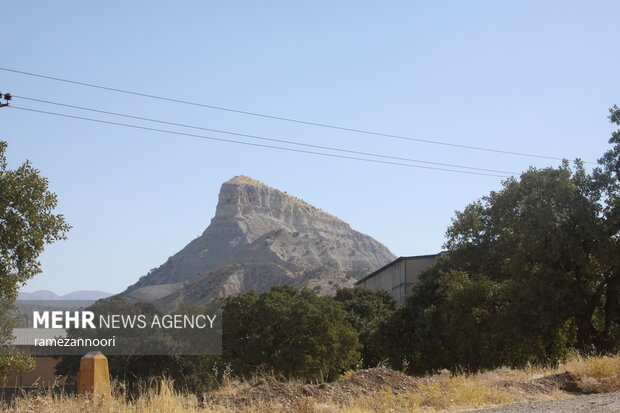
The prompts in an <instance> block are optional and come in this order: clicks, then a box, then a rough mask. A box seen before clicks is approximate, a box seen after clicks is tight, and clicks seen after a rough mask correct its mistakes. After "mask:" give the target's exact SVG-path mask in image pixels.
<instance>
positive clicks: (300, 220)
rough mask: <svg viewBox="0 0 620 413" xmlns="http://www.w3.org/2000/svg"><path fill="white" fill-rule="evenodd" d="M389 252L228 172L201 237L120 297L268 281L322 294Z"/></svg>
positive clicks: (263, 285)
mask: <svg viewBox="0 0 620 413" xmlns="http://www.w3.org/2000/svg"><path fill="white" fill-rule="evenodd" d="M394 258H395V257H394V255H393V254H392V253H391V252H390V251H389V250H388V249H387V248H386V247H385V246H383V245H382V244H380V243H379V242H377V241H375V240H374V239H372V238H371V237H369V236H367V235H364V234H361V233H359V232H357V231H354V230H352V229H351V227H350V226H349V224H347V223H346V222H344V221H342V220H340V219H338V218H336V217H335V216H333V215H330V214H328V213H326V212H323V211H321V210H319V209H318V208H316V207H314V206H312V205H310V204H308V203H307V202H305V201H303V200H301V199H299V198H296V197H294V196H291V195H289V194H287V193H285V192H282V191H279V190H277V189H275V188H272V187H270V186H268V185H265V184H263V183H261V182H259V181H257V180H255V179H253V178H250V177H247V176H236V177H234V178H232V179H230V180H229V181H226V182H224V183H223V184H222V186H221V189H220V193H219V197H218V204H217V208H216V213H215V216H214V217H213V219H212V220H211V224H210V225H209V226H208V227H207V229H206V230H205V231H204V232H203V233H202V235H201V236H200V237H198V238H196V239H195V240H193V241H191V242H190V243H189V244H188V245H187V246H185V247H184V248H183V249H182V250H181V251H179V252H178V253H176V254H175V255H174V256H172V257H171V258H170V259H168V261H167V262H165V263H164V264H162V265H161V266H160V267H158V268H157V269H155V270H153V271H151V272H150V273H149V274H147V275H146V276H144V277H142V278H141V279H140V280H139V281H138V282H137V283H136V284H134V285H132V286H130V287H129V288H128V289H127V291H126V292H125V293H123V295H124V296H126V297H129V298H134V299H138V300H144V301H153V300H162V299H164V300H170V297H173V298H174V299H173V301H175V300H176V301H175V302H178V301H179V300H180V299H181V298H183V299H189V300H190V301H196V299H194V298H195V294H198V295H199V296H200V297H201V300H204V299H206V298H205V297H207V298H209V299H210V298H213V297H216V296H221V295H231V294H237V293H240V292H245V291H248V290H250V289H255V290H257V291H263V290H266V289H267V290H268V289H269V288H271V286H273V285H276V284H288V285H295V286H299V287H302V286H311V287H313V288H316V289H317V291H319V292H323V293H330V292H334V291H335V290H336V289H337V288H340V287H344V286H350V285H352V284H353V282H354V281H355V280H356V279H359V278H361V277H362V276H364V275H366V274H367V273H369V272H370V271H373V270H374V269H376V268H379V267H380V266H382V265H384V264H386V263H387V262H389V261H391V260H392V259H394ZM205 290H206V291H205ZM165 297H168V298H165ZM179 297H181V298H179ZM192 297H194V298H192Z"/></svg>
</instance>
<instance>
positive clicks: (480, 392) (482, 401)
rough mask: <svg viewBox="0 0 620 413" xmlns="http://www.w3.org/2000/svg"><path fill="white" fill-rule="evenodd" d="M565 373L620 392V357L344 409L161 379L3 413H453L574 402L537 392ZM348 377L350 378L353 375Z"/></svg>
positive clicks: (428, 388)
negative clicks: (206, 390)
mask: <svg viewBox="0 0 620 413" xmlns="http://www.w3.org/2000/svg"><path fill="white" fill-rule="evenodd" d="M566 372H568V373H570V375H571V376H570V377H572V378H573V379H574V381H575V384H576V386H577V388H578V389H579V390H581V391H583V392H606V391H618V390H620V356H609V357H590V358H584V357H580V356H574V357H571V358H570V359H569V360H568V361H566V362H565V363H563V364H561V365H560V366H558V367H556V368H548V367H529V368H526V369H520V370H514V369H507V368H502V369H496V370H493V371H488V372H483V373H479V374H472V375H465V374H461V375H456V376H452V375H450V374H438V375H434V376H429V377H425V378H423V379H421V380H420V383H419V385H417V387H416V388H415V390H414V391H412V392H409V393H403V394H395V393H394V392H393V391H392V390H391V389H387V388H386V389H383V390H382V391H379V392H376V393H374V394H368V395H366V396H363V397H358V398H355V399H353V401H352V402H350V403H347V404H346V405H344V406H338V405H335V404H329V403H325V402H318V401H316V400H313V399H312V398H307V399H302V400H298V401H297V402H296V403H295V404H294V407H291V406H290V405H288V406H281V405H277V404H273V403H261V402H258V403H255V404H253V405H251V406H237V407H230V406H223V405H222V406H218V405H205V404H203V403H200V402H199V400H198V399H197V398H196V397H195V396H193V395H184V394H180V393H178V392H177V391H175V390H174V383H173V381H171V380H168V379H162V380H160V381H158V382H157V383H154V384H153V385H151V386H150V387H148V388H146V389H145V390H144V391H143V392H142V394H141V396H140V397H138V398H137V399H136V400H133V401H126V400H124V399H123V398H122V397H121V396H120V393H117V394H116V395H115V396H113V397H111V398H109V399H107V400H97V399H95V400H93V399H89V398H80V397H76V396H54V395H52V394H51V393H50V394H44V395H39V396H28V395H26V396H23V397H20V398H17V399H16V400H15V401H14V402H13V403H12V404H11V405H10V406H3V407H4V409H3V411H6V412H8V413H18V412H19V413H22V412H23V413H26V412H29V413H30V412H37V413H38V412H41V413H48V412H49V413H51V412H63V413H74V412H75V413H78V412H80V413H82V412H94V413H97V412H102V413H103V412H106V413H108V412H115V413H116V412H118V413H224V412H237V413H254V412H256V413H258V412H261V413H262V412H273V413H276V412H284V411H286V412H307V413H310V412H321V413H368V412H394V413H396V412H413V413H415V412H427V413H428V412H455V411H462V410H467V409H480V408H485V407H493V406H497V405H502V404H506V403H512V402H518V401H524V400H548V399H554V398H555V399H557V398H566V397H571V395H570V394H568V393H566V392H564V391H561V390H560V389H555V390H549V389H548V388H545V391H541V390H540V389H541V387H536V383H537V380H540V379H542V378H543V377H550V376H553V375H554V374H562V373H566ZM348 375H349V376H351V375H352V373H348ZM532 383H534V384H532ZM234 388H235V385H234V383H231V384H229V385H228V386H226V388H224V389H221V390H220V391H221V392H230V391H233V390H232V389H234ZM239 388H242V386H239Z"/></svg>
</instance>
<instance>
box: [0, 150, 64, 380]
mask: <svg viewBox="0 0 620 413" xmlns="http://www.w3.org/2000/svg"><path fill="white" fill-rule="evenodd" d="M6 149H7V143H6V142H4V141H0V303H1V308H0V346H1V347H3V351H2V353H3V354H5V355H4V356H0V381H2V379H3V378H4V377H6V376H7V374H8V373H9V371H10V370H11V369H15V368H27V367H28V366H29V365H30V364H29V363H28V362H27V361H25V360H24V359H23V358H20V357H19V356H18V355H8V354H10V353H11V352H10V351H7V347H8V346H10V344H11V341H12V328H13V325H14V323H13V319H12V316H11V311H12V308H13V307H12V304H13V303H14V301H15V299H16V297H17V291H18V289H19V287H21V286H22V285H23V284H24V283H25V282H26V281H28V280H29V279H30V278H32V277H33V276H35V275H36V274H38V273H40V272H41V264H40V263H39V261H38V257H39V255H40V254H41V252H43V248H44V246H45V244H49V243H52V242H54V241H57V240H60V239H64V238H65V234H66V232H67V231H68V230H69V228H70V227H69V225H68V224H67V223H66V221H65V219H64V217H63V216H62V215H60V214H54V213H53V211H54V209H55V208H56V205H57V199H56V195H55V194H54V193H52V192H50V191H49V190H48V182H47V179H46V178H44V177H43V176H41V175H40V173H39V171H38V170H36V169H34V168H33V167H32V165H31V164H30V162H28V161H26V162H24V163H23V164H22V165H20V166H19V167H18V168H17V169H14V170H12V169H9V167H8V161H7V158H6Z"/></svg>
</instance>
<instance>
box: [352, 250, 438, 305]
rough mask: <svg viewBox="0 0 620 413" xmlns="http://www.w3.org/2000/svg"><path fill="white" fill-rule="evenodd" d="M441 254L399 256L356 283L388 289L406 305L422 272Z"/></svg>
mask: <svg viewBox="0 0 620 413" xmlns="http://www.w3.org/2000/svg"><path fill="white" fill-rule="evenodd" d="M440 254H441V253H439V254H431V255H418V256H415V257H399V258H397V259H395V260H394V261H392V262H390V263H389V264H386V265H384V266H383V267H381V268H379V269H378V270H376V271H375V272H373V273H371V274H368V275H367V276H365V277H364V278H362V279H361V280H359V281H358V282H356V283H355V285H356V286H359V287H363V288H368V289H369V290H386V291H388V292H389V293H391V294H392V296H393V297H394V299H395V300H396V301H398V302H399V303H401V304H402V305H404V304H405V302H406V301H407V297H409V296H410V295H411V287H413V285H414V284H415V283H416V282H417V281H418V275H419V274H420V272H421V271H422V270H423V269H425V268H426V267H428V266H430V265H431V264H433V263H434V262H435V260H436V259H437V257H439V255H440Z"/></svg>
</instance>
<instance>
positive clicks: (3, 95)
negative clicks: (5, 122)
mask: <svg viewBox="0 0 620 413" xmlns="http://www.w3.org/2000/svg"><path fill="white" fill-rule="evenodd" d="M0 99H4V100H6V103H0V108H3V107H5V106H9V100H11V99H13V96H11V94H10V93H2V92H0Z"/></svg>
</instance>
